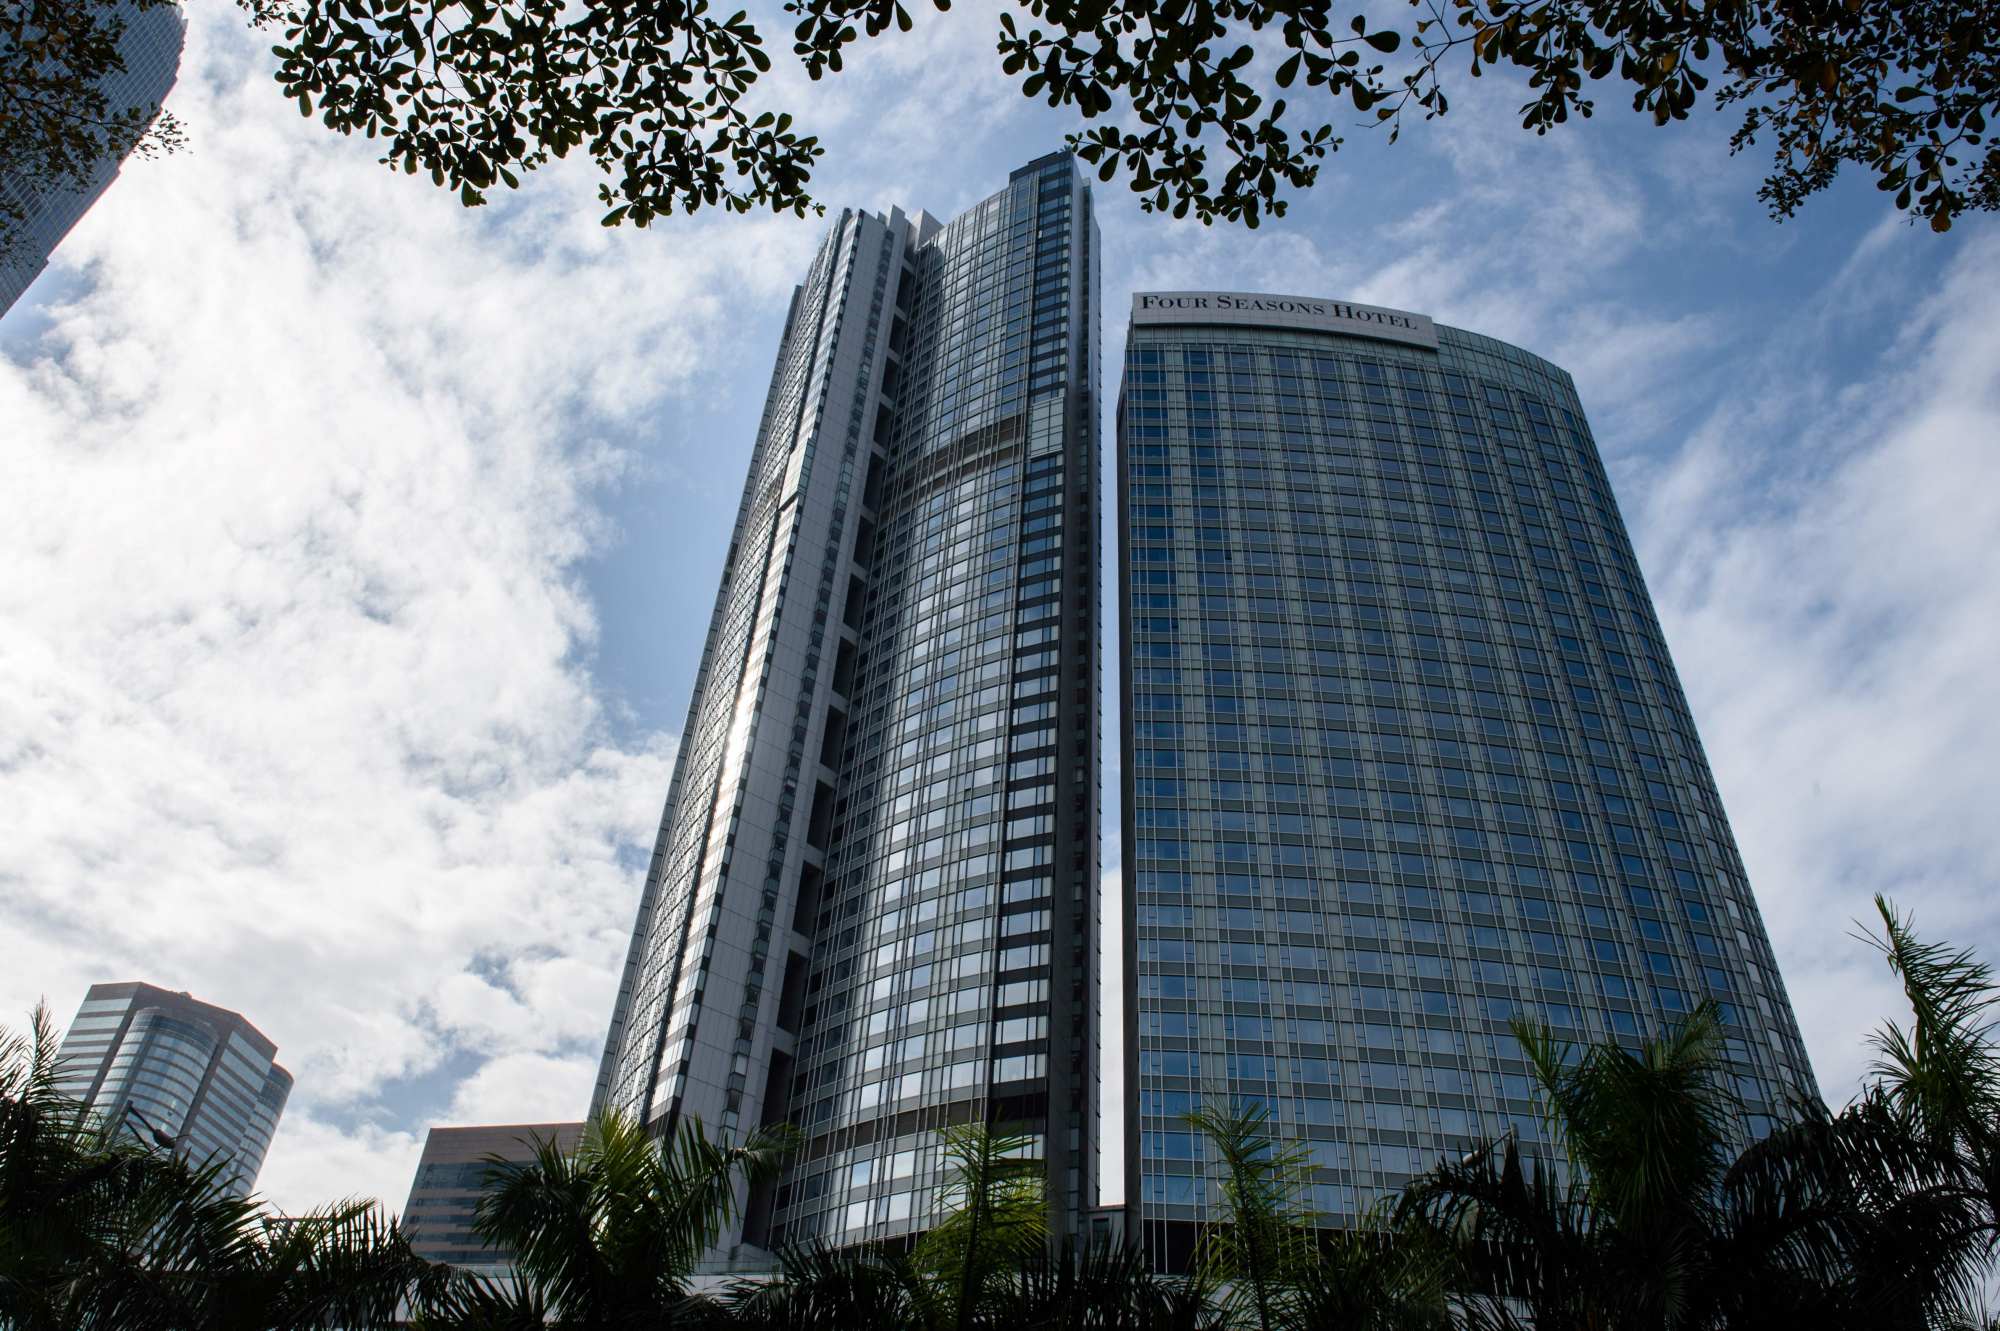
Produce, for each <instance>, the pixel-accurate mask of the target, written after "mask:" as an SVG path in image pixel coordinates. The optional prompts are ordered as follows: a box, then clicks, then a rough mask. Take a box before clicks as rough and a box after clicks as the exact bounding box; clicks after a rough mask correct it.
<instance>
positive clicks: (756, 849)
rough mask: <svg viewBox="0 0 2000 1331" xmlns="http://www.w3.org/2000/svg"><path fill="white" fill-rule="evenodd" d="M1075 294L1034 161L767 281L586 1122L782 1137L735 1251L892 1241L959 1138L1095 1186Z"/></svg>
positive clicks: (1080, 333)
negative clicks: (969, 200)
mask: <svg viewBox="0 0 2000 1331" xmlns="http://www.w3.org/2000/svg"><path fill="white" fill-rule="evenodd" d="M1096 283H1097V233H1096V225H1095V223H1094V221H1093V219H1092V216H1091V199H1090V191H1089V190H1088V188H1086V187H1085V185H1084V184H1083V182H1082V179H1081V178H1080V176H1079V175H1078V173H1077V170H1076V167H1075V165H1074V163H1073V161H1072V160H1071V158H1070V157H1069V156H1068V155H1067V154H1056V155H1054V156H1050V157H1046V158H1043V159H1041V160H1039V161H1036V162H1032V163H1030V164H1028V165H1027V166H1024V167H1022V168H1021V169H1020V170H1018V171H1016V172H1014V173H1013V175H1012V177H1011V178H1010V180H1009V182H1008V185H1007V187H1006V188H1005V189H1003V190H1002V191H1000V192H999V193H998V194H995V195H994V196H993V197H991V198H989V199H987V200H986V201H985V202H983V203H981V204H979V205H977V206H976V207H974V208H972V209H970V210H969V211H967V212H966V213H964V214H963V215H961V216H960V217H958V218H956V219H955V220H953V221H952V222H950V223H948V224H944V225H940V224H939V223H938V222H936V221H935V220H933V219H931V218H930V217H928V216H926V215H923V214H919V215H918V216H917V217H916V218H915V219H914V220H912V219H906V218H905V217H904V216H903V215H902V214H901V213H900V212H895V213H891V214H890V215H888V216H886V217H883V216H868V215H864V214H859V213H852V212H847V213H842V214H841V216H840V218H839V219H838V220H837V221H836V222H835V224H834V226H833V229H832V231H831V233H830V234H829V235H828V237H827V239H826V241H825V243H824V244H823V245H822V246H821V248H820V251H819V254H818V256H817V257H816V258H815V259H814V261H813V264H812V267H811V269H810V271H809V272H808V273H807V275H806V280H805V282H804V283H803V285H801V286H800V287H799V288H798V290H797V292H796V293H795V294H794V296H793V299H792V306H791V311H790V314H789V316H788V318H787V320H786V327H785V332H784V337H783V340H782V342H781V344H780V346H779V351H778V360H777V365H776V367H775V369H774V370H773V373H772V381H771V388H770V393H769V396H768V398H767V400H766V403H765V408H764V416H763V421H762V424H761V425H760V427H759V430H758V437H757V440H756V446H755V449H754V451H753V452H752V454H751V459H750V475H749V479H748V481H747V482H746V484H745V486H744V491H743V501H742V506H741V508H740V509H739V511H738V516H737V521H736V528H735V532H734V535H733V536H732V538H731V542H730V552H729V558H728V561H727V563H726V564H725V566H724V571H723V577H722V587H721V590H720V592H719V593H718V595H717V599H716V607H715V613H714V617H713V619H712V621H711V623H710V626H709V633H708V641H707V645H706V647H705V648H704V651H703V656H702V665H701V670H700V673H699V675H698V676H697V678H696V682H695V690H694V700H693V704H692V706H691V708H690V710H689V716H688V723H687V727H686V729H685V731H684V732H683V739H682V744H681V751H680V757H679V759H678V761H677V764H676V769H675V773H674V778H673V784H672V786H671V788H670V790H669V794H668V797H667V806H666V812H665V815H664V817H663V819H662V822H661V827H660V835H659V840H658V843H657V845H656V847H655V850H654V855H653V862H652V868H651V871H650V873H649V874H648V876H647V880H646V886H645V891H644V895H643V897H642V900H641V903H640V908H639V919H638V923H637V926H636V928H635V930H634V934H633V942H632V949H631V953H630V958H629V961H628V964H627V968H626V974H625V980H624V984H623V987H622V988H621V990H620V993H619V997H618V1004H617V1009H616V1013H615V1016H614V1018H613V1021H612V1026H611V1032H610V1037H609V1040H608V1041H607V1046H606V1051H605V1058H604V1064H603V1072H602V1075H601V1077H600V1080H599V1085H598V1090H597V1095H596V1098H595V1101H594V1108H596V1107H604V1106H612V1107H616V1108H618V1109H620V1110H623V1111H625V1112H627V1113H629V1114H632V1115H636V1116H638V1117H640V1118H641V1119H642V1120H643V1121H645V1122H646V1123H648V1124H651V1125H655V1126H657V1127H658V1128H660V1129H661V1130H668V1129H670V1128H671V1127H672V1126H673V1124H674V1123H676V1122H677V1121H678V1120H681V1119H684V1118H688V1117H693V1118H698V1119H700V1120H701V1121H702V1122H704V1123H705V1124H706V1125H707V1126H708V1127H709V1128H710V1129H711V1130H718V1129H719V1130H721V1131H723V1132H727V1133H741V1132H743V1131H746V1130H748V1129H749V1128H751V1127H754V1126H755V1125H757V1124H759V1123H762V1122H790V1123H793V1124H795V1125H797V1126H798V1127H799V1128H800V1129H801V1130H802V1131H803V1132H804V1134H805V1142H804V1145H803V1147H802V1149H800V1150H799V1151H798V1152H797V1154H796V1155H795V1156H794V1158H793V1163H792V1164H791V1166H790V1168H789V1170H788V1172H787V1174H786V1177H785V1178H784V1179H783V1180H782V1182H781V1183H779V1184H778V1185H777V1186H776V1187H775V1189H774V1190H772V1191H771V1192H770V1193H768V1194H766V1195H760V1196H757V1197H753V1198H751V1199H750V1206H749V1215H748V1219H747V1221H746V1224H745V1236H746V1237H747V1241H749V1242H750V1243H752V1244H762V1243H765V1242H769V1241H775V1240H776V1239H778V1238H785V1239H792V1240H800V1239H809V1238H821V1239H825V1240H827V1241H831V1242H841V1243H845V1242H854V1241H859V1240H862V1239H865V1238H877V1237H887V1236H893V1235H897V1234H906V1233H910V1232H914V1231H917V1230H920V1229H922V1228H924V1227H925V1226H926V1224H927V1222H928V1210H929V1203H930V1199H931V1196H932V1193H933V1190H934V1187H935V1183H936V1178H935V1170H936V1166H937V1131H936V1130H937V1129H938V1128H939V1127H941V1126H944V1125H946V1124H951V1123H961V1122H967V1121H974V1120H979V1121H991V1122H998V1123H1006V1124H1011V1125H1015V1126H1017V1127H1020V1128H1023V1129H1025V1130H1027V1131H1029V1132H1031V1133H1033V1134H1034V1135H1035V1136H1036V1137H1037V1139H1038V1146H1039V1149H1040V1150H1041V1151H1042V1152H1043V1154H1044V1155H1045V1158H1046V1160H1047V1162H1048V1166H1049V1173H1050V1180H1051V1186H1050V1194H1051V1202H1052V1207H1051V1209H1052V1212H1053V1215H1052V1220H1053V1221H1054V1223H1055V1224H1056V1226H1057V1227H1058V1229H1059V1230H1060V1229H1067V1228H1070V1227H1072V1226H1074V1225H1075V1224H1076V1223H1077V1218H1078V1217H1079V1216H1080V1215H1081V1213H1082V1212H1083V1211H1084V1210H1086V1209H1088V1208H1089V1207H1090V1206H1092V1205H1093V1204H1094V1202H1095V1192H1096V1184H1095V1175H1094V1172H1093V1169H1094V1166H1093V1152H1094V1147H1095V1144H1096V1130H1095V1129H1096V1122H1095V1120H1096V1097H1097V1089H1096V1083H1097V1027H1096V988H1097V986H1096V974H1097V963H1098V959H1097V952H1096V934H1095V929H1094V914H1095V910H1094V901H1095V896H1096V884H1097V807H1098V800H1097V758H1098V751H1097V683H1096V669H1097V655H1096V650H1095V647H1096V632H1095V629H1096V614H1097V606H1096V594H1097V593H1096V546H1097V459H1096V443H1097V426H1096V414H1097V403H1096V399H1095V392H1094V390H1095V385H1096V382H1097V369H1098V354H1099V353H1098V347H1097V319H1098V313H1097V310H1096V296H1095V293H1096Z"/></svg>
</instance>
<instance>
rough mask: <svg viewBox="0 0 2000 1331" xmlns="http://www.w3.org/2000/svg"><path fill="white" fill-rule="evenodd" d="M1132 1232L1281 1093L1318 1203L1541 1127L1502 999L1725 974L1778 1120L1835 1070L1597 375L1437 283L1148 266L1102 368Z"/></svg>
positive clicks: (1621, 1002) (1556, 1000)
mask: <svg viewBox="0 0 2000 1331" xmlns="http://www.w3.org/2000/svg"><path fill="white" fill-rule="evenodd" d="M1118 483H1119V508H1120V516H1121V521H1120V523H1119V576H1120V579H1121V582H1122V585H1123V588H1124V594H1123V596H1122V597H1121V614H1122V618H1123V623H1122V626H1121V628H1122V634H1121V636H1122V640H1123V643H1124V652H1123V683H1124V697H1125V701H1126V707H1125V711H1124V714H1123V718H1122V735H1121V742H1122V751H1123V780H1124V787H1125V795H1126V798H1125V801H1124V829H1123V831H1124V838H1125V840H1124V845H1125V856H1124V889H1125V893H1124V895H1125V909H1126V911H1127V916H1126V924H1127V929H1126V934H1125V937H1126V940H1127V942H1126V962H1127V969H1128V975H1130V976H1131V977H1132V979H1131V981H1130V983H1131V984H1132V986H1133V988H1134V989H1135V990H1136V993H1135V994H1133V996H1132V1001H1131V1003H1130V1004H1129V1006H1128V1012H1129V1016H1128V1018H1127V1025H1128V1029H1127V1050H1128V1061H1127V1078H1128V1080H1127V1084H1128V1086H1129V1087H1131V1088H1132V1089H1133V1091H1134V1092H1136V1094H1134V1095H1132V1096H1130V1097H1129V1098H1130V1099H1131V1100H1132V1101H1135V1102H1136V1103H1134V1104H1133V1105H1132V1106H1131V1107H1132V1108H1133V1109H1135V1110H1136V1112H1134V1113H1132V1114H1131V1115H1130V1118H1129V1122H1128V1126H1127V1140H1126V1142H1125V1149H1126V1159H1125V1160H1124V1162H1123V1163H1124V1168H1125V1170H1126V1175H1127V1179H1128V1190H1129V1191H1128V1218H1127V1227H1128V1233H1131V1234H1132V1235H1133V1236H1134V1237H1135V1238H1140V1239H1142V1240H1143V1241H1144V1242H1145V1244H1146V1245H1147V1246H1148V1248H1149V1249H1150V1250H1151V1251H1152V1252H1153V1254H1154V1255H1155V1258H1156V1260H1159V1261H1161V1262H1162V1263H1163V1264H1166V1265H1169V1266H1174V1265H1178V1264H1179V1263H1180V1262H1182V1261H1184V1260H1185V1258H1186V1255H1187V1252H1188V1250H1189V1247H1190V1245H1191V1244H1192V1241H1193V1237H1194V1233H1195V1225H1196V1223H1197V1222H1198V1221H1200V1220H1201V1219H1202V1218H1204V1217H1205V1216H1206V1215H1208V1214H1209V1213H1210V1212H1209V1211H1208V1209H1207V1208H1208V1206H1209V1205H1210V1204H1211V1203H1212V1202H1213V1201H1214V1200H1215V1198H1216V1192H1215V1191H1214V1189H1215V1187H1216V1183H1215V1179H1214V1177H1213V1176H1212V1175H1211V1174H1209V1173H1208V1169H1209V1168H1210V1167H1209V1166H1207V1165H1205V1163H1204V1161H1203V1160H1202V1148H1201V1144H1200V1142H1199V1141H1198V1140H1197V1138H1196V1136H1195V1134H1193V1133H1192V1132H1191V1130H1190V1129H1189V1128H1188V1126H1187V1125H1186V1124H1185V1123H1184V1122H1182V1121H1181V1118H1180V1116H1181V1115H1182V1114H1183V1113H1185V1112H1186V1111H1188V1110H1189V1109H1192V1108H1195V1107H1197V1106H1199V1105H1201V1104H1203V1103H1204V1102H1214V1101H1217V1100H1225V1099H1231V1098H1233V1099H1238V1100H1245V1099H1247V1100H1253V1101H1259V1102H1262V1103H1263V1104H1265V1105H1267V1106H1268V1107H1269V1108H1270V1110H1271V1113H1272V1120H1273V1124H1274V1126H1275V1128H1276V1130H1277V1131H1278V1132H1279V1133H1280V1134H1281V1135H1283V1136H1284V1137H1286V1138H1288V1139H1293V1140H1299V1141H1303V1142H1305V1143H1308V1146H1309V1151H1310V1155H1311V1159H1312V1164H1313V1183H1312V1196H1311V1200H1312V1203H1313V1205H1314V1206H1315V1207H1316V1209H1317V1210H1318V1211H1319V1212H1320V1214H1321V1215H1322V1217H1323V1221H1322V1223H1327V1224H1335V1225H1338V1224H1342V1223H1347V1222H1351V1221H1352V1220H1353V1219H1354V1218H1355V1217H1356V1216H1357V1215H1358V1214H1359V1213H1360V1212H1362V1211H1363V1210H1365V1209H1366V1208H1367V1207H1368V1206H1369V1205H1370V1204H1371V1203H1372V1202H1373V1201H1374V1200H1375V1199H1377V1198H1379V1197H1381V1196H1382V1195H1384V1194H1385V1193H1387V1192H1390V1191H1393V1190H1395V1189H1398V1188H1399V1187H1400V1186H1401V1185H1402V1184H1403V1183H1404V1182H1406V1181H1407V1180H1408V1179H1409V1178H1410V1177H1411V1176H1412V1175H1413V1174H1415V1173H1418V1172H1420V1171H1422V1170H1425V1169H1427V1168H1428V1167H1430V1166H1431V1165H1432V1164H1433V1163H1435V1162H1436V1161H1437V1160H1438V1159H1439V1157H1440V1156H1441V1155H1442V1156H1448V1157H1456V1156H1458V1155H1461V1154H1463V1153H1465V1152H1467V1151H1469V1150H1471V1149H1473V1148H1474V1146H1475V1145H1476V1144H1477V1142H1478V1141H1480V1140H1482V1139H1485V1138H1489V1137H1494V1136H1498V1135H1501V1134H1503V1133H1505V1132H1506V1131H1507V1130H1508V1129H1509V1128H1512V1129H1513V1130H1514V1131H1516V1132H1518V1133H1519V1134H1520V1136H1521V1137H1522V1138H1524V1139H1527V1140H1530V1141H1533V1140H1536V1139H1538V1138H1539V1137H1540V1136H1541V1126H1540V1124H1539V1122H1538V1119H1537V1110H1536V1102H1535V1100H1534V1099H1533V1096H1532V1094H1531V1090H1530V1086H1529V1079H1528V1075H1527V1068H1526V1065H1525V1064H1524V1063H1523V1061H1522V1060H1521V1057H1520V1050H1519V1048H1518V1045H1517V1044H1516V1042H1515V1041H1514V1038H1513V1036H1512V1034H1511V1033H1510V1031H1509V1022H1510V1020H1511V1019H1512V1018H1514V1017H1517V1016H1524V1017H1528V1018H1531V1019H1540V1020H1543V1021H1546V1022H1548V1023H1549V1024H1550V1025H1551V1026H1552V1027H1553V1028H1554V1030H1555V1031H1556V1033H1557V1034H1558V1035H1559V1036H1563V1037H1567V1038H1569V1039H1572V1040H1574V1041H1577V1042H1586V1041H1597V1040H1602V1039H1606V1038H1615V1039H1619V1040H1623V1041H1625V1042H1628V1043H1636V1042H1637V1041H1638V1040H1640V1039H1641V1038H1643V1037H1645V1036H1647V1035H1649V1034H1652V1033H1656V1032H1659V1031H1660V1030H1661V1029H1662V1028H1663V1027H1664V1026H1666V1025H1668V1024H1670V1023H1672V1022H1673V1021H1674V1020H1675V1019H1676V1018H1678V1017H1680V1016H1681V1015H1682V1014H1685V1013H1686V1012H1688V1011H1689V1010H1690V1009H1692V1008H1693V1007H1694V1006H1695V1005H1696V1004H1697V1003H1698V1002H1700V1001H1701V1000H1702V999H1704V998H1713V999H1714V1000H1715V1001H1716V1002H1717V1003H1718V1004H1719V1005H1720V1009H1721V1014H1722V1020H1723V1022H1724V1023H1725V1027H1724V1029H1725V1032H1726V1035H1727V1044H1726V1049H1727V1060H1728V1066H1729V1069H1730V1072H1731V1074H1732V1076H1733V1078H1734V1084H1735V1089H1736V1090H1737V1091H1738V1092H1739V1093H1740V1095H1741V1096H1742V1098H1743V1101H1744V1103H1745V1105H1746V1121H1745V1122H1744V1123H1743V1124H1742V1129H1743V1133H1744V1135H1745V1136H1746V1137H1747V1136H1750V1135H1754V1134H1756V1133H1758V1132H1759V1131H1761V1130H1764V1129H1765V1128H1766V1127H1767V1126H1768V1123H1769V1117H1770V1115H1771V1114H1773V1113H1774V1112H1775V1111H1776V1110H1777V1108H1778V1107H1779V1106H1780V1105H1781V1104H1782V1102H1783V1101H1784V1099H1785V1098H1786V1097H1788V1096H1790V1095H1793V1094H1809V1093H1812V1092H1813V1080H1812V1073H1811V1069H1810V1067H1809V1065H1808V1064H1807V1061H1806V1054H1805V1050H1804V1048H1803V1046H1802V1045H1801V1043H1800V1040H1799V1034H1798V1028H1797V1024H1796V1022H1795V1020H1794V1018H1793V1015H1792V1012H1791V1009H1790V1006H1789V1004H1788V1002H1787V1000H1786V997H1785V991H1784V988H1783V985H1782V984H1781V983H1780V980H1779V977H1778V972H1777V968H1776V965H1775V963H1774V961H1773V959H1772V956H1771V948H1770V944H1769V942H1768V941H1767V939H1766V937H1765V933H1764V928H1763V925H1762V923H1761V921H1760V919H1759V916H1758V913H1757V907H1756V903H1755V901H1754V900H1753V899H1752V897H1751V893H1750V887H1749V884H1748V883H1747V882H1746V881H1745V878H1744V873H1743V865H1742V862H1741V860H1740V859H1739V857H1738V855H1737V851H1736V847H1735V844H1734V842H1733V841H1732V839H1731V836H1730V832H1729V826H1728V822H1727V820H1726V819H1725V818H1724V816H1723V811H1722V805H1721V802H1720V800H1719V799H1718V798H1717V795H1716V789H1715V781H1714V778H1713V776H1712V775H1711V774H1710V772H1709V768H1708V763H1707V761H1706V759H1705V758H1704V757H1703V754H1702V749H1701V744H1700V741H1699V740H1698V739H1697V738H1696V735H1695V728H1694V722H1693V720H1692V719H1691V718H1690V716H1689V714H1688V707H1687V702H1686V699H1685V698H1684V697H1683V695H1682V692H1681V688H1680V684H1679V682H1678V680H1677V678H1676V676H1675V674H1674V668H1673V663H1672V660H1671V658H1670V657H1669V655H1668V652H1667V646H1666V642H1665V640H1664V639H1663V638H1662V637H1661V633H1660V626H1659V622H1658V619H1657V618H1656V616H1655V615H1654V612H1653V607H1652V604H1651V601H1650V599H1649V598H1648V596H1647V592H1646V586H1645V582H1644V580H1643V579H1642V577H1641V575H1640V572H1639V566H1638V564H1637V562H1636V561H1635V559H1634V558H1633V553H1632V545H1631V541H1630V540H1629V538H1628V537H1627V534H1626V531H1625V526H1624V523H1623V521H1622V520H1621V519H1620V517H1619V513H1618V508H1617V505H1616V503H1615V501H1614V500H1613V497H1612V493H1611V486H1610V483H1609V481H1608V480H1607V479H1606V477H1605V472H1604V467H1603V463H1602V461H1601V460H1600V458H1599V457H1598V453H1597V449H1596V446H1595V444H1594V442H1593V441H1592V439H1591V435H1590V429H1589V426H1588V424H1587V423H1586V421H1585V420H1584V415H1583V409H1582V406H1581V405H1580V404H1579V402H1578V400H1577V396H1576V389H1575V386H1574V385H1573V384H1572V383H1571V381H1570V377H1569V375H1568V374H1567V373H1565V372H1564V371H1563V370H1561V369H1559V368H1558V367H1556V366H1554V365H1551V364H1549V363H1548V362H1547V361H1544V360H1542V359H1540V358H1539V357H1536V356H1532V355H1530V354H1528V353H1527V352H1525V351H1522V350H1520V349H1518V348H1515V347H1511V346H1508V345H1506V344H1505V343H1501V342H1497V341H1494V340H1493V339H1491V338H1487V337H1481V336H1479V335H1478V334H1475V333H1469V332H1463V331H1460V330H1458V329H1453V328H1443V327H1437V326H1436V325H1434V324H1433V322H1432V321H1431V320H1430V319H1428V318H1426V317H1425V316H1423V315H1419V314H1411V313H1408V312H1405V311H1398V310H1385V309H1378V308H1373V307H1368V306H1360V305H1353V304H1348V303H1344V302H1338V301H1330V300H1318V299H1311V298H1299V297H1282V296H1258V295H1245V294H1239V293H1231V292H1164V293H1140V294H1138V295H1136V296H1135V297H1134V298H1133V308H1132V323H1131V328H1130V336H1129V340H1128V344H1127V349H1126V355H1125V372H1124V380H1123V386H1122V389H1121V394H1120V400H1119V407H1118Z"/></svg>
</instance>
